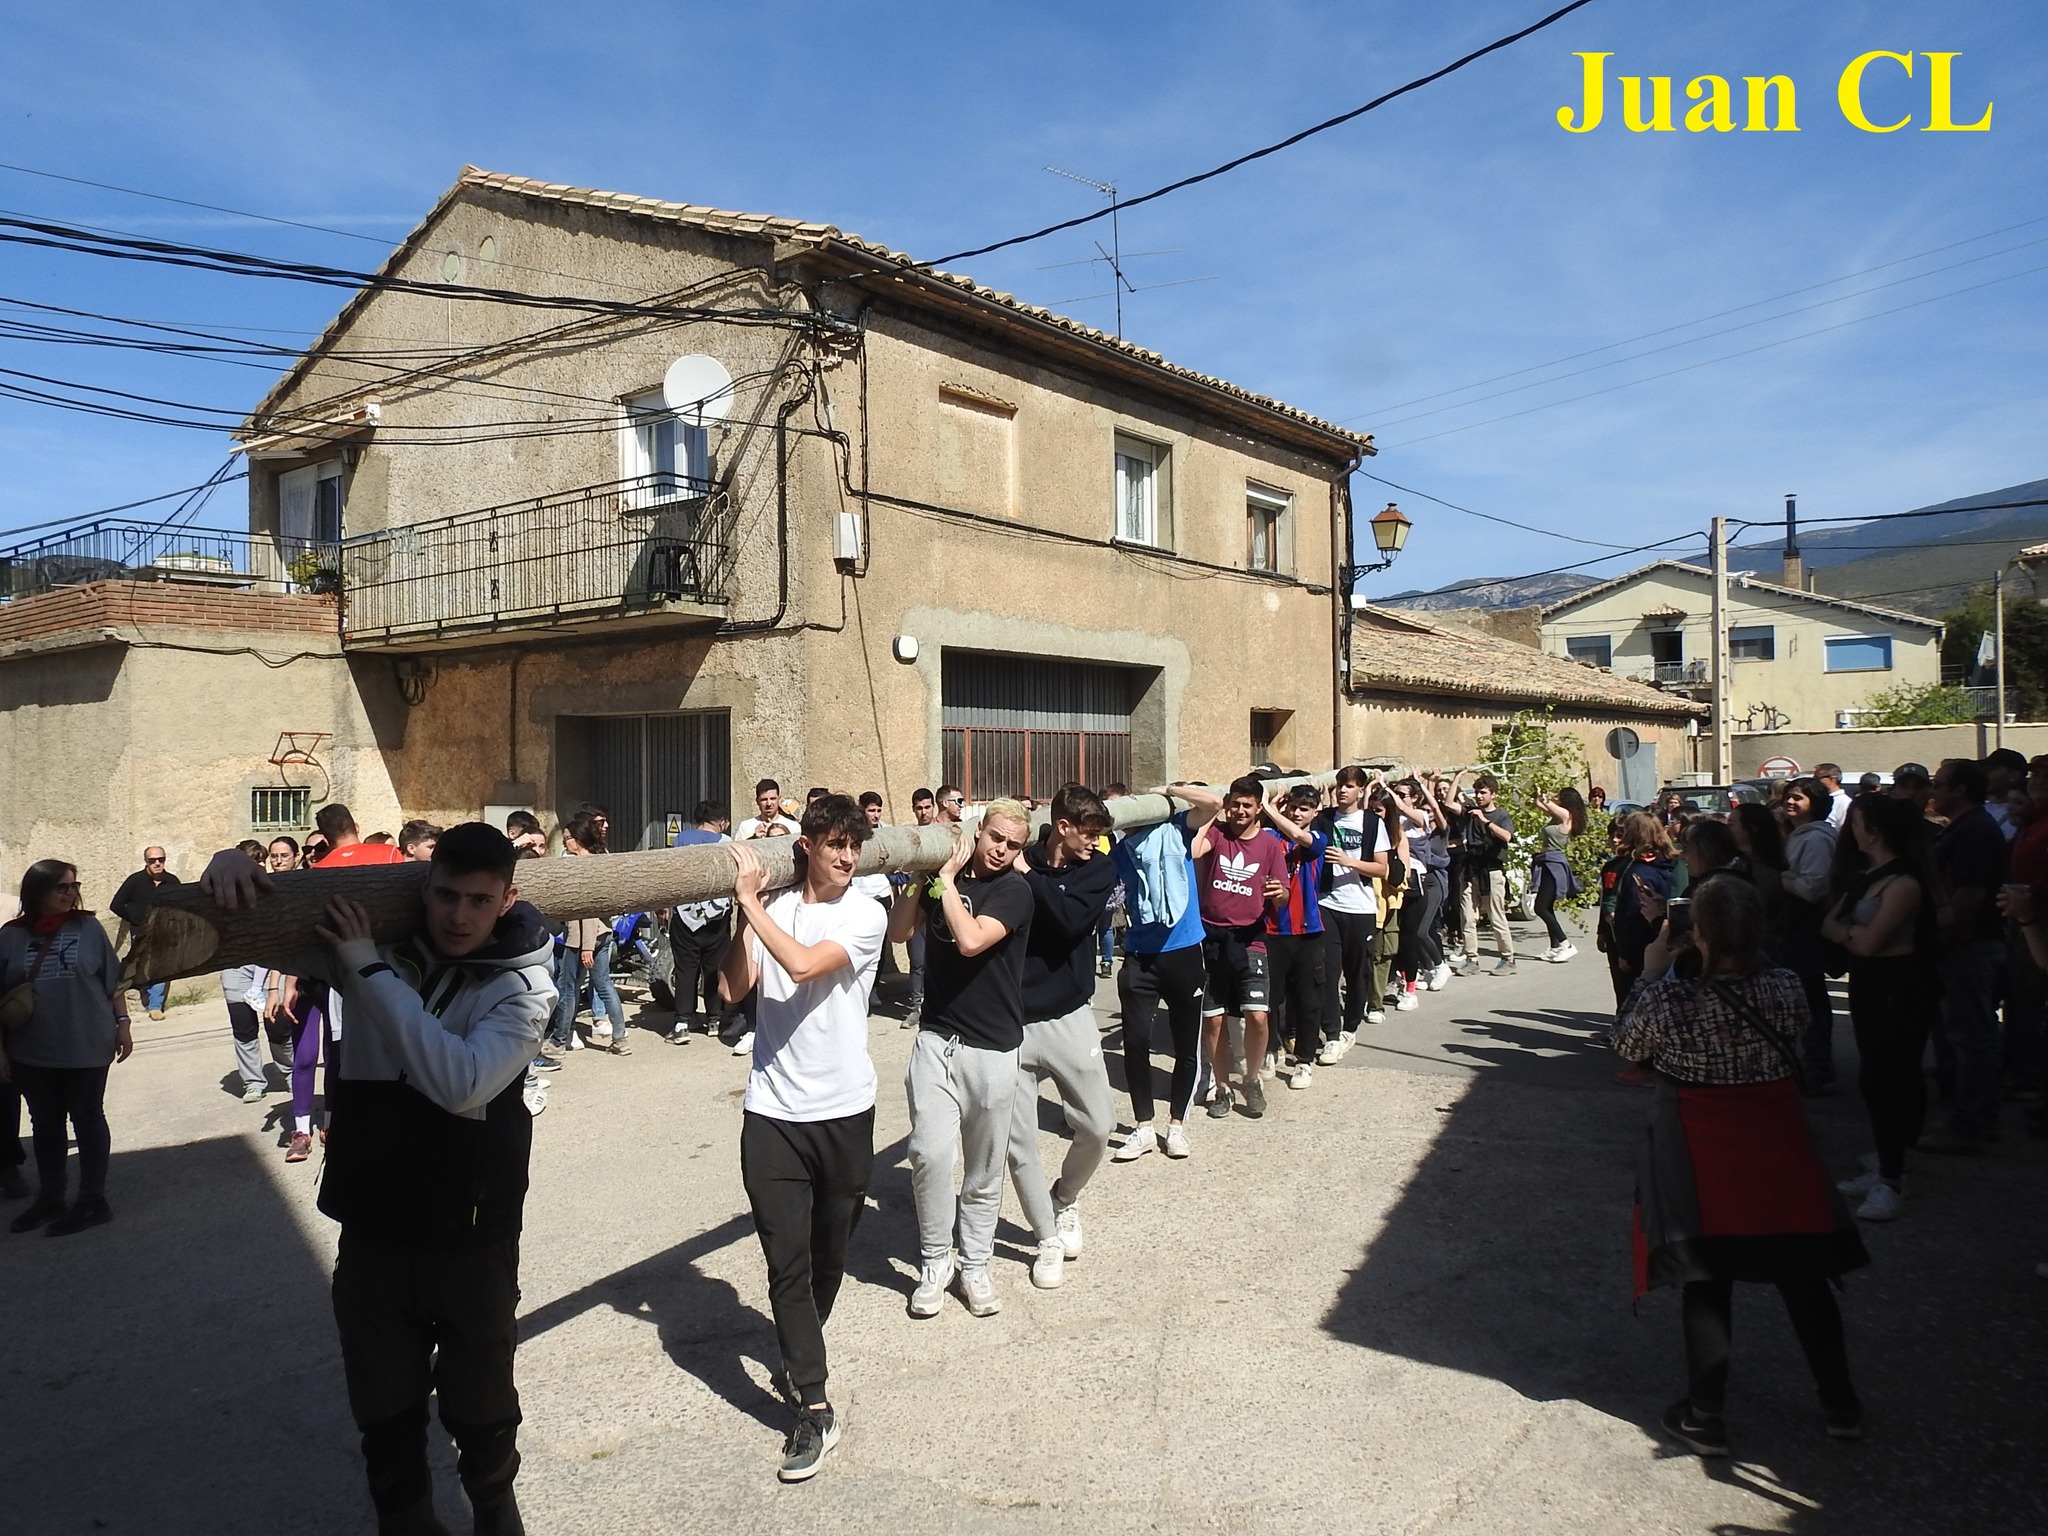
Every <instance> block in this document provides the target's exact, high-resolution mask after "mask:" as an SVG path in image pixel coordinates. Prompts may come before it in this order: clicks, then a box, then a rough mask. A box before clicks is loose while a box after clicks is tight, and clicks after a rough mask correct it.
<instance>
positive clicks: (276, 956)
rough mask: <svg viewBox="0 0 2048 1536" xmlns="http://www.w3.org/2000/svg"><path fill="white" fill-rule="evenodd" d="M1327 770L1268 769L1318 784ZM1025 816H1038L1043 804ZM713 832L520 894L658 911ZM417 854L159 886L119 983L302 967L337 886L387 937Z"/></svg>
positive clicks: (702, 873) (409, 906)
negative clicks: (240, 896) (222, 887)
mask: <svg viewBox="0 0 2048 1536" xmlns="http://www.w3.org/2000/svg"><path fill="white" fill-rule="evenodd" d="M1332 777H1333V776H1332V775H1330V774H1327V773H1324V774H1317V775H1315V776H1314V777H1312V778H1308V779H1289V780H1274V781H1273V782H1272V783H1271V784H1269V785H1268V789H1269V790H1271V789H1273V788H1277V787H1279V785H1281V784H1283V783H1309V784H1317V785H1322V784H1327V783H1328V782H1329V780H1330V779H1331V778H1332ZM1177 809H1179V806H1178V803H1177V802H1175V801H1174V800H1172V799H1171V798H1169V797H1167V796H1165V795H1124V796H1121V797H1119V798H1117V799H1115V800H1112V801H1110V802H1109V810H1110V815H1111V817H1112V820H1113V824H1114V825H1115V827H1116V829H1117V830H1118V831H1120V832H1122V831H1130V830H1133V829H1136V828H1139V827H1148V826H1154V825H1156V824H1157V823H1159V822H1162V821H1165V820H1166V819H1167V818H1168V817H1170V816H1171V815H1173V813H1174V812H1175V811H1176V810H1177ZM1033 820H1034V821H1035V822H1038V823H1041V824H1042V823H1043V822H1044V820H1045V813H1044V811H1042V810H1041V811H1040V812H1038V813H1037V815H1036V816H1034V818H1033ZM794 844H795V840H794V839H793V838H788V837H763V838H754V839H751V840H749V842H748V843H747V846H748V847H749V848H751V849H753V850H754V852H755V853H756V854H758V855H759V856H760V858H761V862H762V863H764V864H765V865H767V866H768V885H769V888H770V889H771V890H774V889H780V888H781V887H783V886H788V885H794V884H795V883H796V848H795V846H794ZM725 849H726V845H725V844H721V843H694V844H691V845H690V846H688V847H684V848H656V849H651V850H649V851H647V852H644V853H612V854H606V855H604V856H602V857H599V858H569V859H561V858H556V859H527V860H523V861H522V862H521V863H520V865H519V867H518V872H517V875H516V880H517V883H518V886H519V895H520V898H521V899H522V900H524V901H529V902H531V903H533V905H534V906H535V907H537V908H538V909H539V910H540V914H541V916H542V917H544V918H546V919H548V920H549V921H550V922H562V921H566V920H567V919H569V918H576V917H606V918H609V917H614V916H617V915H618V914H620V913H622V912H661V911H666V910H667V909H668V908H670V907H673V906H679V905H681V904H683V903H686V902H692V901H709V900H712V899H713V898H715V897H719V896H730V895H731V894H732V884H733V880H732V877H733V865H732V859H731V857H730V856H729V855H728V854H727V853H726V851H725ZM952 850H953V834H952V832H951V831H950V830H949V829H948V828H946V827H945V826H942V825H938V824H934V825H932V826H928V827H915V826H912V827H882V828H880V829H879V830H877V831H876V833H875V835H874V836H873V837H871V838H870V839H869V840H868V841H867V843H866V844H865V845H864V846H863V847H862V849H861V857H860V873H861V874H864V875H872V874H893V873H898V872H902V873H910V874H918V873H925V872H929V871H931V870H935V869H938V868H939V867H940V866H941V865H943V864H944V863H945V862H946V859H947V856H948V855H949V854H950V853H951V852H952ZM427 868H428V866H426V865H425V864H376V865H366V866H363V867H361V868H354V869H320V868H318V867H315V868H313V869H301V870H294V871H292V872H290V873H288V874H282V875H275V876H273V877H272V879H273V880H274V881H275V882H276V887H277V888H276V889H275V890H274V891H271V892H270V893H269V894H267V895H265V896H263V897H261V898H260V899H259V900H258V901H257V903H256V906H255V907H254V908H253V909H250V910H245V911H239V912H223V911H221V910H220V909H219V908H217V907H215V906H214V904H213V902H212V900H211V898H209V897H208V896H207V895H206V894H205V893H204V892H203V891H201V890H200V888H199V886H198V884H197V882H193V883H189V884H185V885H176V886H168V887H166V888H164V889H163V890H162V891H161V892H160V893H159V894H158V895H157V898H156V900H155V901H154V902H152V903H151V904H150V909H149V920H148V922H147V924H146V925H145V926H144V928H143V930H142V932H141V934H140V935H139V936H138V937H137V939H136V941H135V944H134V947H133V948H132V949H130V950H129V952H128V957H127V960H126V961H125V962H124V965H123V971H122V979H123V982H124V983H125V984H126V985H127V986H129V987H139V986H142V985H145V984H147V983H150V982H157V981H171V980H174V979H176V978H178V977H180V976H196V975H199V974H201V973H203V972H206V971H220V970H227V969H229V968H231V967H234V966H239V965H267V966H271V967H273V968H275V969H278V970H285V971H294V972H303V971H304V970H305V969H306V968H307V966H308V964H309V961H308V957H309V956H311V955H314V954H317V953H318V952H319V951H320V948H321V946H320V943H319V941H318V939H317V938H315V936H314V933H313V930H314V928H315V927H316V926H318V925H320V924H321V923H323V922H325V921H326V918H325V915H324V914H325V912H326V910H327V903H328V902H329V901H330V900H331V899H332V898H334V897H335V896H347V897H348V898H349V899H350V900H352V901H355V902H358V903H360V904H361V905H362V907H363V908H364V909H365V910H366V911H367V912H368V913H369V914H370V922H371V927H372V929H373V931H374V933H375V935H376V939H377V942H378V943H379V944H389V943H393V942H395V941H397V940H399V939H402V938H404V937H405V936H406V935H407V934H409V933H416V932H418V931H419V928H420V925H421V916H420V893H421V891H422V889H423V888H424V886H425V882H426V878H427Z"/></svg>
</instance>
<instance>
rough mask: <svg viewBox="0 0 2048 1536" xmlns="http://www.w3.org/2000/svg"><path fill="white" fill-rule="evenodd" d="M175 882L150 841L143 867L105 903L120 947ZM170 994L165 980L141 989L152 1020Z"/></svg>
mask: <svg viewBox="0 0 2048 1536" xmlns="http://www.w3.org/2000/svg"><path fill="white" fill-rule="evenodd" d="M178 883H179V881H178V877H177V876H176V875H174V874H172V873H171V869H170V861H169V859H168V858H166V857H165V855H164V851H163V849H161V848H159V847H158V846H157V845H156V844H154V843H152V844H150V845H149V847H147V848H145V849H143V850H142V868H140V869H138V870H136V871H135V873H134V874H132V875H130V876H129V877H128V878H127V879H126V880H123V881H122V882H121V888H120V889H119V890H117V891H115V892H114V899H113V900H112V901H110V902H108V903H107V910H108V911H110V912H112V913H113V914H114V916H116V917H118V918H119V919H121V945H122V947H123V948H125V947H126V946H127V941H128V939H129V937H130V936H131V935H138V934H140V933H141V932H142V927H143V924H145V923H147V922H148V921H149V908H150V904H151V903H152V902H154V901H155V900H156V893H157V892H158V891H159V890H161V889H162V888H163V887H165V886H167V885H177V884H178ZM29 915H30V916H33V915H34V914H33V913H31V914H29ZM170 995H171V984H170V983H169V982H167V981H157V982H151V983H150V985H149V986H148V987H147V988H145V989H144V991H143V1003H144V1005H145V1006H146V1007H147V1008H148V1009H149V1016H150V1017H151V1018H152V1019H160V1018H162V1017H163V1016H164V1004H165V1003H166V1002H168V1001H169V1000H170Z"/></svg>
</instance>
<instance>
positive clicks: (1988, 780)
mask: <svg viewBox="0 0 2048 1536" xmlns="http://www.w3.org/2000/svg"><path fill="white" fill-rule="evenodd" d="M2026 782H2027V760H2026V758H2025V757H2023V756H2021V755H2020V754H2019V753H2017V752H2015V751H2013V749H2012V748H2011V747H1999V748H1997V749H1995V750H1994V751H1992V752H1989V753H1987V754H1986V755H1985V758H1984V809H1985V811H1986V812H1988V813H1989V814H1990V817H1991V819H1992V820H1993V821H1995V822H1997V823H1998V830H1999V831H2000V832H2002V833H2004V834H2005V840H2006V841H2007V842H2008V843H2009V842H2011V841H2012V840H2013V839H2014V838H2016V837H2018V836H2019V835H2020V821H2019V818H2018V817H2017V816H2015V815H2013V811H2012V797H2013V794H2014V793H2015V792H2016V791H2018V790H2020V789H2023V788H2025V787H2026Z"/></svg>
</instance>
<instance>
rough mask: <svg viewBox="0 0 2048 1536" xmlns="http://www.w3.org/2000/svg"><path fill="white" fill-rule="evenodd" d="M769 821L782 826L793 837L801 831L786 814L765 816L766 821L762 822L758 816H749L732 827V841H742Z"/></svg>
mask: <svg viewBox="0 0 2048 1536" xmlns="http://www.w3.org/2000/svg"><path fill="white" fill-rule="evenodd" d="M769 823H772V824H773V825H775V826H778V827H781V828H783V829H784V830H785V831H787V832H788V833H789V835H790V836H791V837H795V836H796V835H797V833H799V832H801V831H803V828H802V827H800V826H798V825H797V824H796V823H795V822H794V821H791V820H790V819H789V818H788V817H787V816H770V817H769V818H767V822H766V823H764V822H763V820H762V818H760V817H759V816H749V817H748V818H747V819H746V820H745V821H743V822H741V823H740V824H739V825H738V826H737V827H735V828H733V833H732V836H733V841H734V842H737V843H744V842H745V841H746V840H747V839H748V838H750V837H752V836H754V835H755V834H756V833H758V832H759V831H760V830H761V828H762V826H763V825H766V824H769Z"/></svg>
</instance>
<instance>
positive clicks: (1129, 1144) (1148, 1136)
mask: <svg viewBox="0 0 2048 1536" xmlns="http://www.w3.org/2000/svg"><path fill="white" fill-rule="evenodd" d="M1158 1146H1159V1133H1158V1132H1157V1131H1155V1130H1153V1129H1152V1127H1151V1126H1149V1125H1141V1126H1139V1127H1138V1128H1137V1129H1136V1130H1135V1131H1133V1132H1131V1134H1130V1135H1128V1136H1126V1137H1125V1138H1124V1144H1123V1145H1122V1146H1120V1147H1118V1148H1117V1149H1116V1150H1115V1151H1114V1152H1112V1153H1110V1155H1109V1160H1110V1161H1111V1162H1113V1163H1135V1162H1136V1161H1137V1160H1138V1159H1139V1158H1141V1157H1143V1156H1144V1155H1145V1154H1146V1153H1147V1152H1151V1151H1155V1150H1157V1148H1158Z"/></svg>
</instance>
